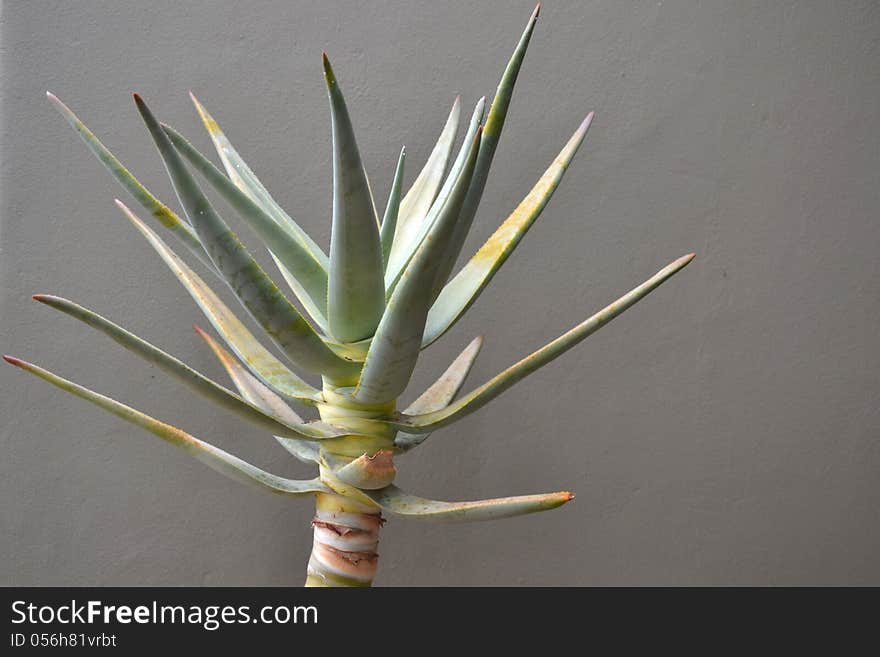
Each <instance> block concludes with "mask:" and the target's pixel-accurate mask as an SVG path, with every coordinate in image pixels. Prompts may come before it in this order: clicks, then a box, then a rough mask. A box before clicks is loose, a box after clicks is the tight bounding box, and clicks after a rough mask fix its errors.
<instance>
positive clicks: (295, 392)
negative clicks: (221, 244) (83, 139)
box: [116, 200, 321, 405]
mask: <svg viewBox="0 0 880 657" xmlns="http://www.w3.org/2000/svg"><path fill="white" fill-rule="evenodd" d="M116 204H117V205H118V206H119V209H120V210H122V212H123V214H125V216H126V217H128V219H129V221H131V223H132V224H134V226H135V228H137V229H138V230H139V231H140V232H141V234H142V235H143V236H144V237H145V238H146V240H147V242H148V243H149V244H150V246H152V247H153V249H154V250H155V251H156V253H158V254H159V256H160V257H161V258H162V260H163V261H164V262H165V264H166V265H167V266H168V268H169V269H170V270H171V273H173V274H174V275H175V276H176V277H177V280H179V281H180V283H181V284H182V285H183V287H184V288H186V291H187V292H189V295H190V296H191V297H192V299H193V301H195V302H196V304H198V306H199V308H201V310H202V312H203V313H204V314H205V317H207V318H208V321H210V322H211V325H212V326H213V327H214V329H215V330H216V331H217V332H218V333H219V334H220V335H221V336H223V339H224V340H225V341H226V344H228V345H229V347H230V348H231V349H232V351H234V352H235V353H236V355H237V356H238V357H239V358H240V359H241V360H242V362H244V363H245V364H246V365H247V366H248V369H250V371H251V372H252V373H253V374H254V375H255V376H256V377H257V378H259V379H260V380H261V381H262V382H263V383H265V384H266V385H268V386H269V387H270V388H272V390H274V391H275V392H277V393H278V394H280V395H283V396H284V397H287V398H290V399H295V400H297V401H299V402H302V403H304V404H309V405H313V404H316V403H318V402H319V401H321V391H320V390H317V389H315V388H313V387H312V386H310V385H309V384H308V383H306V382H305V381H303V380H302V379H300V378H299V377H298V376H297V375H296V374H294V373H293V372H291V371H290V370H289V369H288V368H287V366H285V365H284V363H282V362H281V361H280V360H278V359H277V358H275V356H273V355H272V353H271V352H270V351H269V350H268V349H266V348H265V347H264V346H263V345H262V344H260V341H259V340H257V339H256V338H255V337H254V335H253V333H251V332H250V331H249V330H248V329H247V327H246V326H245V325H244V324H243V323H242V322H241V320H239V319H238V317H236V315H235V313H233V312H232V311H231V310H230V309H229V308H228V306H226V304H225V303H223V302H222V301H221V300H220V297H218V296H217V295H216V294H215V293H214V291H213V290H212V289H211V288H210V287H208V285H207V284H206V283H205V282H204V281H203V280H202V279H201V278H200V277H199V275H198V274H196V273H195V272H194V271H193V270H192V269H190V268H189V266H187V264H186V263H185V262H183V260H181V259H180V258H179V257H178V256H177V254H176V253H174V251H173V250H172V249H171V248H169V247H168V245H167V244H165V242H163V241H162V239H161V238H160V237H159V236H158V235H156V233H155V232H153V230H152V229H150V227H149V226H147V225H146V224H145V223H144V222H143V221H141V220H140V219H139V218H138V217H137V215H135V214H134V213H133V212H132V211H131V210H130V209H129V208H128V207H126V205H125V204H124V203H122V201H119V200H117V201H116Z"/></svg>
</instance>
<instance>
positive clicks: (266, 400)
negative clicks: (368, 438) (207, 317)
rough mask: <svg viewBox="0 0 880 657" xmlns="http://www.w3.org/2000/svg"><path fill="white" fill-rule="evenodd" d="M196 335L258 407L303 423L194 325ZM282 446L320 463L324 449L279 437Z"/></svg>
mask: <svg viewBox="0 0 880 657" xmlns="http://www.w3.org/2000/svg"><path fill="white" fill-rule="evenodd" d="M193 328H195V330H196V333H198V334H199V336H200V337H201V338H202V339H203V340H204V341H205V342H207V343H208V346H209V347H211V351H213V352H214V355H216V356H217V360H219V361H220V364H221V365H223V368H224V369H225V370H226V372H227V374H229V378H230V379H232V382H233V383H234V384H235V387H236V388H238V392H239V393H241V396H242V397H244V398H245V399H246V400H247V401H249V402H250V403H251V404H253V405H254V406H258V407H259V408H261V409H263V410H264V411H266V412H267V413H269V414H270V415H273V416H275V417H278V418H281V419H282V420H283V421H284V422H286V423H287V424H292V425H296V424H302V422H303V421H302V418H301V417H300V416H299V415H297V414H296V412H294V410H293V409H292V408H290V406H288V405H287V404H286V403H285V402H284V400H283V399H282V398H281V397H279V396H278V395H276V394H275V393H274V392H272V391H271V390H270V389H269V388H268V387H267V386H265V385H263V384H262V383H260V381H259V380H258V379H257V378H256V377H255V376H253V375H252V374H251V373H250V372H248V371H247V369H246V368H245V367H244V365H242V364H241V362H240V361H239V360H238V359H237V358H236V357H235V356H233V355H232V354H231V353H229V352H228V351H227V350H226V349H224V348H223V346H222V345H221V344H220V343H219V342H217V340H215V339H214V338H212V337H211V336H210V335H208V334H207V333H206V332H205V331H203V330H202V329H201V328H199V327H198V326H194V327H193ZM275 440H277V441H278V442H279V443H280V444H281V446H282V447H283V448H284V449H286V450H287V451H288V452H290V453H291V454H293V455H294V456H295V457H296V458H298V459H299V460H300V461H303V462H304V463H318V462H319V461H320V450H319V448H318V447H317V445H316V444H315V443H314V442H312V441H308V440H299V439H297V438H286V437H283V436H275Z"/></svg>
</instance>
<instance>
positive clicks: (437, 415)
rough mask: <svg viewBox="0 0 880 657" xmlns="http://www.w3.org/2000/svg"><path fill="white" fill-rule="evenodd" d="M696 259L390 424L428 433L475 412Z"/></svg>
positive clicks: (672, 266) (673, 266) (664, 272)
mask: <svg viewBox="0 0 880 657" xmlns="http://www.w3.org/2000/svg"><path fill="white" fill-rule="evenodd" d="M693 258H694V254H692V253H691V254H688V255H686V256H682V257H681V258H679V259H678V260H676V261H674V262H672V263H670V264H669V265H667V266H666V267H664V268H663V269H661V270H660V271H659V272H657V273H656V274H654V276H652V277H651V278H649V279H648V280H647V281H645V282H644V283H642V284H641V285H639V286H638V287H636V288H635V289H633V290H631V291H630V292H628V293H627V294H625V295H623V296H622V297H621V298H620V299H618V300H617V301H615V302H614V303H612V304H610V305H608V306H606V307H605V308H603V309H602V310H600V311H599V312H598V313H596V314H595V315H593V316H592V317H590V318H589V319H587V320H585V321H584V322H583V323H581V324H578V325H577V326H575V327H574V328H573V329H571V330H570V331H568V332H567V333H564V334H563V335H561V336H559V337H558V338H556V339H555V340H553V341H552V342H550V343H548V344H546V345H544V346H543V347H541V348H540V349H539V350H538V351H536V352H534V353H533V354H531V355H529V356H526V357H525V358H523V359H522V360H521V361H519V362H518V363H517V364H516V365H513V366H511V367H509V368H508V369H506V370H504V371H503V372H501V373H500V374H498V375H497V376H495V377H494V378H493V379H491V380H489V381H487V382H486V383H484V384H483V385H481V386H480V387H479V388H477V389H476V390H474V391H472V392H470V393H469V394H467V395H465V396H464V397H462V398H461V399H459V400H458V401H456V402H454V403H452V404H450V405H449V406H447V407H446V408H444V409H442V410H439V411H434V412H432V413H422V414H419V415H406V414H404V415H402V416H400V417H399V418H398V419H396V420H392V421H391V422H390V424H392V425H393V426H395V427H398V428H400V429H403V430H404V431H409V432H411V433H424V432H428V431H433V430H434V429H437V428H439V427H442V426H445V425H447V424H451V423H452V422H454V421H456V420H458V419H460V418H462V417H464V416H465V415H469V414H470V413H473V412H474V411H476V410H477V409H479V408H482V407H483V406H485V405H486V404H488V403H489V402H490V401H492V400H493V399H495V398H496V397H497V396H498V395H500V394H501V393H502V392H504V391H505V390H507V389H508V388H510V387H511V386H513V385H514V384H515V383H517V382H519V381H521V380H522V379H524V378H525V377H526V376H528V375H529V374H531V373H532V372H534V371H535V370H537V369H539V368H541V367H543V366H544V365H546V364H547V363H549V362H551V361H552V360H554V359H555V358H557V357H558V356H561V355H562V354H564V353H565V352H566V351H568V350H569V349H571V348H572V347H574V346H575V345H577V344H578V343H579V342H581V340H583V339H584V338H586V337H587V336H589V335H592V334H593V333H595V332H596V331H598V330H599V329H600V328H602V327H603V326H605V325H606V324H607V323H608V322H610V321H611V320H612V319H614V318H615V317H617V316H618V315H620V314H621V313H622V312H624V311H625V310H626V309H627V308H630V307H631V306H633V305H634V304H636V303H637V302H638V301H639V300H641V299H643V298H644V297H646V296H647V295H648V294H649V293H651V292H652V291H653V290H655V289H657V287H659V286H660V285H661V284H662V283H663V282H664V281H666V280H668V279H669V278H670V277H671V276H673V275H674V274H676V273H677V272H679V271H681V270H682V269H683V268H684V267H685V266H686V265H687V264H688V263H689V262H690V261H691V260H693Z"/></svg>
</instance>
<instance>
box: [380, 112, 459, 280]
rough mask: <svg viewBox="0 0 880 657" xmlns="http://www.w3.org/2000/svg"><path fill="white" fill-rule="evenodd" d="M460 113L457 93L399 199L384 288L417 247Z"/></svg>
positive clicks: (452, 142)
mask: <svg viewBox="0 0 880 657" xmlns="http://www.w3.org/2000/svg"><path fill="white" fill-rule="evenodd" d="M460 116H461V97H460V96H457V97H456V98H455V102H454V103H453V104H452V110H451V111H450V112H449V117H448V118H447V119H446V124H445V125H444V126H443V130H442V131H441V132H440V137H439V138H438V139H437V143H436V144H435V145H434V149H433V150H432V151H431V154H430V155H429V156H428V160H427V162H425V166H424V167H423V168H422V170H421V172H420V173H419V175H418V176H416V179H415V181H414V182H413V184H412V186H411V187H410V188H409V191H408V192H407V193H406V194H405V195H404V197H403V200H402V201H401V202H400V211H399V212H398V219H397V229H396V231H395V234H394V243H393V245H392V247H391V253H390V254H389V256H388V266H387V267H386V268H385V269H386V275H385V284H386V287H389V285H390V284H392V283H393V282H395V281H396V280H397V279H398V277H399V276H400V273H401V272H402V271H403V269H404V268H405V267H406V263H407V262H409V259H410V258H411V257H412V254H413V253H414V252H415V250H416V248H417V247H418V243H417V242H416V243H414V240H415V239H416V235H417V234H418V233H420V232H421V230H422V226H423V225H424V222H425V218H426V217H427V215H428V211H429V210H430V209H431V205H432V204H433V203H434V199H436V198H437V193H438V192H439V191H440V186H441V185H442V184H443V174H444V173H445V172H446V166H447V165H448V164H449V158H450V157H451V156H452V147H453V146H454V145H455V135H456V134H457V133H458V123H459V118H460Z"/></svg>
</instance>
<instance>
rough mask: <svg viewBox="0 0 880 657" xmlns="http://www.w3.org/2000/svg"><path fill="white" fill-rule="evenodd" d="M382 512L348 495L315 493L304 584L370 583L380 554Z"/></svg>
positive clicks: (340, 584) (359, 584) (362, 584)
mask: <svg viewBox="0 0 880 657" xmlns="http://www.w3.org/2000/svg"><path fill="white" fill-rule="evenodd" d="M383 522H384V521H383V520H382V515H381V512H380V511H379V509H378V508H375V507H368V506H366V505H363V504H361V503H359V502H356V501H354V500H352V499H351V498H348V497H343V496H341V495H336V494H334V493H318V494H317V496H316V501H315V519H314V520H313V521H312V527H313V528H314V533H315V538H314V543H313V544H312V554H311V556H310V557H309V566H308V575H307V576H306V584H305V585H306V586H307V587H311V586H316V587H317V586H320V587H323V586H370V585H371V584H372V582H373V577H374V576H375V574H376V566H377V564H378V562H379V554H378V552H377V551H376V549H377V547H378V545H379V529H380V528H381V526H382V523H383Z"/></svg>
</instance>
